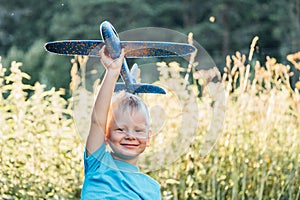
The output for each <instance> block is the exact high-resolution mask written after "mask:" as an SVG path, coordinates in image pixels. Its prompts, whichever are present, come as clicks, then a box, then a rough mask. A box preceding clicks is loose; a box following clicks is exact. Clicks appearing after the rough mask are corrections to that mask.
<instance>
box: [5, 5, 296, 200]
mask: <svg viewBox="0 0 300 200" xmlns="http://www.w3.org/2000/svg"><path fill="white" fill-rule="evenodd" d="M104 20H108V21H110V22H111V23H112V24H113V25H114V27H115V28H116V29H117V31H118V32H119V33H121V32H123V31H127V30H133V29H136V28H142V27H159V28H167V29H169V30H175V31H178V32H180V33H182V34H185V35H188V34H189V33H193V39H194V40H195V41H197V42H198V43H199V44H200V45H202V47H203V48H204V49H205V50H206V51H207V53H208V54H209V55H210V56H211V57H212V59H213V60H214V62H215V64H216V67H217V68H210V69H208V70H204V69H199V68H197V67H196V66H197V63H196V62H195V60H194V61H193V59H192V58H193V56H191V57H190V60H189V62H190V64H191V65H189V67H190V68H188V69H187V66H180V65H181V64H180V63H177V62H173V61H172V60H171V59H169V61H170V62H160V63H158V64H157V65H156V66H155V68H157V71H155V70H153V71H152V70H148V71H147V73H148V74H147V76H156V78H155V79H153V80H159V81H160V84H162V85H164V86H168V87H169V88H168V89H170V91H172V92H171V94H173V95H171V97H173V96H175V97H174V98H175V100H176V101H177V100H178V99H179V100H180V102H179V103H180V104H178V105H181V106H182V108H184V109H181V107H180V106H176V105H175V104H172V103H171V102H172V101H171V100H169V99H167V98H164V97H160V98H158V97H157V96H152V97H147V96H145V98H144V99H145V101H147V102H146V103H157V105H159V106H160V107H159V108H164V109H158V110H157V111H164V112H157V113H156V116H157V118H159V117H161V116H163V117H165V121H163V123H164V124H163V128H162V129H160V127H161V126H162V125H161V124H160V126H159V128H157V131H158V132H159V134H161V135H166V136H169V135H170V138H171V139H170V143H167V145H166V147H167V148H165V149H160V146H158V147H155V146H154V147H155V148H156V149H158V150H163V155H162V156H161V157H160V158H163V159H166V160H167V158H169V157H171V156H172V155H173V154H172V153H173V152H174V151H176V150H178V146H180V145H178V144H179V143H181V145H182V144H185V143H184V142H183V141H184V140H189V141H190V139H192V142H190V143H188V145H186V147H184V150H183V152H182V154H181V155H180V156H178V157H176V159H172V163H171V162H169V163H168V165H166V166H164V168H161V169H158V170H155V171H150V172H149V171H148V172H147V173H148V174H149V175H150V176H152V177H153V178H155V179H156V180H157V181H158V182H159V183H160V185H161V193H162V197H163V199H165V200H169V199H175V200H178V199H179V200H181V199H188V200H190V199H197V200H199V199H207V200H211V199H218V200H219V199H220V200H221V199H238V200H240V199H242V200H245V199H259V200H263V199H272V200H273V199H278V200H287V199H288V200H296V199H297V200H298V199H300V134H299V133H300V103H299V102H300V94H299V91H300V79H299V74H300V0H252V1H249V0H247V1H246V0H209V1H203V0H201V1H199V0H164V1H159V0H147V1H146V0H127V1H123V0H84V1H82V0H42V1H37V0H26V1H25V0H10V1H8V0H0V91H1V94H2V95H0V113H1V115H0V200H4V199H5V200H8V199H9V200H14V199H57V200H58V199H59V200H61V199H80V193H81V187H82V182H83V179H84V171H83V159H82V158H83V152H84V142H83V141H82V137H81V136H80V135H79V134H78V132H80V130H79V125H80V123H81V124H84V125H87V124H88V121H89V119H90V117H89V115H84V114H83V113H82V112H79V115H80V117H81V118H80V120H79V122H78V121H77V124H76V122H75V121H74V115H76V113H75V114H74V109H73V107H74V104H77V106H78V107H80V108H81V109H82V110H91V107H89V106H88V105H87V102H89V103H90V102H92V101H93V97H94V96H93V93H91V91H87V90H86V85H87V83H86V82H85V81H86V77H85V69H86V67H87V60H86V58H83V57H75V58H73V57H67V56H57V55H52V54H50V53H48V52H46V51H45V49H44V44H45V42H48V41H54V40H67V39H78V40H82V39H100V33H99V25H100V23H101V22H102V21H104ZM127 33H128V32H127ZM175 61H176V60H175ZM95 63H96V64H98V60H97V61H95ZM95 63H89V64H90V65H94V64H95ZM198 64H199V63H198ZM145 66H146V64H145ZM145 68H146V67H145ZM216 69H219V71H220V72H221V74H219V73H218V72H219V71H218V70H216ZM102 70H103V68H102ZM142 71H146V70H142ZM141 77H142V78H143V76H141ZM215 77H218V79H219V81H220V82H219V83H220V84H219V83H218V84H219V86H220V87H217V86H216V85H214V84H215V83H212V82H213V81H212V80H214V78H215ZM97 78H98V77H97ZM99 78H101V76H100V77H99ZM149 80H152V79H149ZM185 80H189V81H190V82H189V83H190V84H189V85H187V82H186V81H185ZM98 83H99V82H98ZM89 86H90V88H92V87H93V86H95V85H93V84H90V85H89ZM214 86H215V87H214ZM221 86H224V87H221ZM207 88H208V89H207ZM214 90H215V91H214ZM224 93H225V95H224V96H225V97H226V98H224V96H222V95H219V94H224ZM72 94H73V96H72ZM191 94H195V97H194V98H191V97H192V95H191ZM88 97H91V99H89V98H88ZM169 97H170V95H169ZM218 98H220V99H221V101H219V102H218ZM225 100H226V104H225ZM220 102H222V103H221V104H220ZM195 103H196V104H197V106H198V110H199V112H198V110H197V109H196V111H197V113H196V114H195V113H194V112H193V111H195V106H193V105H196V104H195ZM223 103H224V104H223ZM174 105H175V106H174ZM178 108H180V112H178ZM176 109H177V110H176ZM216 109H219V112H217V111H216ZM80 111H81V110H80ZM221 113H222V114H224V113H226V115H225V119H224V116H223V115H222V114H221ZM151 114H152V113H151ZM154 114H155V113H154ZM154 116H155V115H154ZM220 118H221V119H220ZM211 119H213V120H211ZM179 120H180V122H181V123H178V122H179ZM156 121H157V122H159V120H156ZM194 122H195V123H194ZM214 122H217V123H214ZM158 125H159V124H158ZM183 125H185V128H182V127H184V126H183ZM194 125H196V128H195V129H191V126H194ZM208 127H209V128H208ZM87 131H88V130H86V129H84V130H83V132H85V133H86V132H87ZM187 131H189V132H191V135H192V136H191V138H187V137H186V136H187V135H188V134H187ZM210 131H211V132H214V133H215V134H216V136H218V137H217V139H218V140H217V141H216V140H213V141H212V142H213V143H212V144H209V147H212V146H214V144H215V146H214V148H213V149H212V150H211V149H208V150H209V154H208V155H205V156H203V155H201V152H200V151H199V150H200V149H201V148H202V147H203V146H205V144H206V143H204V142H203V141H205V136H206V135H208V136H211V135H212V134H210V133H211V132H210ZM173 133H180V135H179V136H180V137H177V135H174V134H173ZM168 134H169V135H168ZM213 136H214V135H213ZM172 138H176V139H177V140H172ZM208 139H210V138H208ZM214 139H216V137H214ZM174 141H175V142H174ZM177 141H180V142H177ZM215 142H216V143H215ZM203 143H204V145H203ZM168 144H170V145H168ZM156 145H159V143H157V144H156ZM156 149H155V150H156ZM210 150H211V151H210ZM151 155H152V154H151ZM163 156H165V157H163ZM171 158H173V157H171ZM152 161H153V160H150V161H148V163H147V162H144V163H143V164H144V165H145V166H146V167H147V166H150V165H151V164H152V165H153V164H154V165H157V163H156V162H152ZM173 161H174V162H173Z"/></svg>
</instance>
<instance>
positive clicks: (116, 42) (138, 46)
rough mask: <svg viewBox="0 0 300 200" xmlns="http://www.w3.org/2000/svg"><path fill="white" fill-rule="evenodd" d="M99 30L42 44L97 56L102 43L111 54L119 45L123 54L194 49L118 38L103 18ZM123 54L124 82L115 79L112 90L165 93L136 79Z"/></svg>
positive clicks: (118, 50) (148, 54) (184, 52)
mask: <svg viewBox="0 0 300 200" xmlns="http://www.w3.org/2000/svg"><path fill="white" fill-rule="evenodd" d="M100 33H101V36H102V40H65V41H55V42H48V43H46V44H45V48H46V49H47V51H49V52H52V53H57V54H63V55H70V56H74V55H81V56H91V57H99V56H100V54H99V50H100V49H101V48H102V46H103V45H104V44H105V45H106V49H107V51H108V53H109V55H110V56H111V57H112V58H118V57H119V56H120V53H121V49H122V48H124V50H125V58H146V57H169V56H186V55H188V54H190V53H192V52H194V51H195V47H194V46H192V45H189V44H184V43H170V42H153V41H120V39H119V36H118V34H117V32H116V30H115V29H114V27H113V26H112V25H111V24H110V23H109V22H107V21H104V22H103V23H102V24H101V25H100ZM125 58H124V61H123V64H122V68H121V72H120V74H121V77H122V79H123V81H124V83H119V82H118V83H117V84H116V86H115V91H120V90H126V91H127V92H130V93H158V94H165V93H166V92H165V90H164V89H163V88H161V87H159V86H155V85H152V84H145V83H141V84H139V83H137V82H136V80H135V76H133V75H132V74H130V72H129V68H128V65H127V62H126V59H125ZM136 69H137V64H134V66H133V67H132V69H131V71H134V70H136ZM133 73H134V72H133Z"/></svg>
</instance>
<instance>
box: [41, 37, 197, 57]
mask: <svg viewBox="0 0 300 200" xmlns="http://www.w3.org/2000/svg"><path fill="white" fill-rule="evenodd" d="M104 44H105V43H104V41H103V40H65V41H55V42H48V43H46V44H45V48H46V49H47V51H49V52H52V53H57V54H62V55H69V56H74V55H81V56H91V57H99V50H100V49H101V48H102V46H103V45H104ZM121 46H122V48H124V49H125V52H126V55H125V57H126V58H147V57H170V56H186V55H189V54H190V53H192V52H194V51H195V47H194V46H193V45H190V44H184V43H173V42H152V41H122V42H121Z"/></svg>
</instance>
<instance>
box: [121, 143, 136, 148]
mask: <svg viewBox="0 0 300 200" xmlns="http://www.w3.org/2000/svg"><path fill="white" fill-rule="evenodd" d="M121 145H122V146H125V147H129V148H132V147H137V146H139V145H138V144H121Z"/></svg>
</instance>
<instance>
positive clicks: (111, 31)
mask: <svg viewBox="0 0 300 200" xmlns="http://www.w3.org/2000/svg"><path fill="white" fill-rule="evenodd" d="M100 33H101V37H102V39H103V40H105V39H108V38H119V35H118V33H117V31H116V30H115V28H114V27H113V25H112V24H111V23H109V22H108V21H104V22H102V23H101V25H100Z"/></svg>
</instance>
